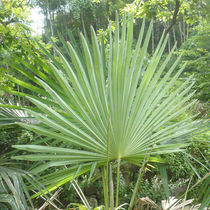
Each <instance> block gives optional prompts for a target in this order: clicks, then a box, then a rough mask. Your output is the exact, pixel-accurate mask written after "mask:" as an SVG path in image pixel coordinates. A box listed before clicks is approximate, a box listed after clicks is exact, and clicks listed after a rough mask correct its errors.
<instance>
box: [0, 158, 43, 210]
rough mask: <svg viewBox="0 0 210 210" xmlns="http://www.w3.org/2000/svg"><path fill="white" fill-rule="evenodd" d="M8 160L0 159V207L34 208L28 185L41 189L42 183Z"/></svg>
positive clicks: (23, 209)
mask: <svg viewBox="0 0 210 210" xmlns="http://www.w3.org/2000/svg"><path fill="white" fill-rule="evenodd" d="M16 164H17V163H12V162H10V161H8V160H5V159H1V160H0V208H1V209H14V210H16V209H17V210H18V209H22V210H26V209H29V208H30V209H32V208H33V209H34V206H33V203H32V200H31V196H30V193H29V189H28V185H27V184H26V183H30V184H31V185H32V186H33V187H34V188H35V189H36V190H39V191H40V190H43V189H44V188H43V187H42V185H41V184H40V183H39V182H38V181H37V180H36V178H35V177H33V176H32V175H31V174H30V173H28V172H27V171H24V170H21V169H19V168H17V167H16V166H15V165H16Z"/></svg>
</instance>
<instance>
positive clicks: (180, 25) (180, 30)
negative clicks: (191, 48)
mask: <svg viewBox="0 0 210 210" xmlns="http://www.w3.org/2000/svg"><path fill="white" fill-rule="evenodd" d="M179 32H180V39H181V44H182V43H183V38H182V24H181V22H179Z"/></svg>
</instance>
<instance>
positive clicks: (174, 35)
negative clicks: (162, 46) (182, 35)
mask: <svg viewBox="0 0 210 210" xmlns="http://www.w3.org/2000/svg"><path fill="white" fill-rule="evenodd" d="M173 37H174V44H175V43H176V33H175V29H174V28H173Z"/></svg>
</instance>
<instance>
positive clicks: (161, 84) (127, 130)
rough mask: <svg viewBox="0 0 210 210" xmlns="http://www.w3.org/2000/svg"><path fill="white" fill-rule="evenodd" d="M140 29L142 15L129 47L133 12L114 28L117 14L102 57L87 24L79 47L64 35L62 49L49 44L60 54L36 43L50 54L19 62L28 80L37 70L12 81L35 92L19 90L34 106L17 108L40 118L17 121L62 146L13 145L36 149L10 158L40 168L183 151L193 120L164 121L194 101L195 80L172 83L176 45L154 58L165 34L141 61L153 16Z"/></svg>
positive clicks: (139, 158) (175, 76)
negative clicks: (36, 60) (33, 63)
mask: <svg viewBox="0 0 210 210" xmlns="http://www.w3.org/2000/svg"><path fill="white" fill-rule="evenodd" d="M144 28H145V23H144V21H143V24H142V28H141V31H140V33H139V38H138V40H137V43H135V47H134V49H133V45H134V38H133V17H132V16H129V17H124V20H123V24H122V28H121V30H120V24H119V20H118V17H117V18H116V24H115V32H114V34H113V32H112V31H111V30H110V41H109V50H108V56H106V52H105V47H104V45H103V42H102V44H99V42H98V41H97V37H96V33H95V31H94V29H93V28H92V29H91V44H89V41H88V40H87V39H86V38H85V37H84V36H83V35H82V34H81V43H82V49H79V48H77V49H75V47H74V45H72V44H71V43H69V42H67V43H64V40H63V41H62V42H63V43H64V44H65V48H64V49H65V52H63V51H61V50H60V49H59V48H58V47H57V46H56V45H55V44H54V49H55V52H56V53H57V55H58V56H59V61H58V60H57V59H56V58H54V57H53V56H52V55H50V54H49V53H48V52H47V51H44V49H43V48H42V50H43V51H44V52H45V53H46V56H47V57H48V59H49V63H43V62H42V61H40V62H39V63H40V66H42V68H43V69H42V71H39V70H36V69H34V68H33V67H32V66H30V65H29V64H26V63H23V64H24V65H25V67H27V68H28V70H29V72H30V73H28V74H27V75H26V76H27V77H28V78H29V79H30V78H31V75H34V74H35V75H36V77H35V80H36V84H35V85H32V84H25V83H23V82H21V81H19V80H17V79H14V78H13V81H14V82H16V83H17V84H19V85H22V86H24V87H25V88H28V89H30V90H31V91H34V93H35V94H36V96H34V95H32V94H31V95H30V94H25V96H26V97H27V98H28V99H29V100H30V101H31V102H32V103H33V104H34V105H35V106H36V109H34V110H32V109H24V110H26V111H27V112H28V113H30V114H31V115H32V116H34V117H35V118H36V119H37V120H39V122H40V123H39V124H36V125H28V124H25V123H19V124H20V125H21V126H23V127H25V128H27V129H29V130H33V131H35V132H37V133H39V134H41V135H44V136H47V137H50V138H51V139H56V141H57V142H60V145H63V148H62V147H56V146H54V147H51V146H37V145H30V146H29V145H18V146H15V147H16V148H18V149H22V150H25V151H29V152H33V153H35V154H29V155H25V156H16V157H14V158H16V159H27V160H30V161H38V160H45V161H48V163H46V164H44V165H43V167H42V166H40V167H39V170H38V171H39V172H40V171H41V170H45V169H46V168H47V167H49V166H52V165H53V164H54V165H56V164H57V165H59V164H61V165H62V164H71V165H74V164H90V166H91V165H92V163H95V162H97V163H98V164H99V165H100V164H104V163H105V162H106V160H107V158H108V160H109V161H114V160H118V159H122V160H126V161H129V162H131V163H138V162H139V161H142V160H143V159H144V157H145V156H146V157H151V159H152V157H154V156H156V155H159V154H165V153H171V152H178V151H182V148H184V147H186V146H187V145H188V143H189V142H188V141H187V138H185V137H186V136H187V135H188V134H191V133H192V132H193V131H194V130H195V129H196V128H197V127H196V126H197V124H196V122H194V123H193V122H192V119H185V120H183V121H181V122H174V123H171V122H172V120H173V119H174V118H176V117H177V116H179V115H180V114H182V113H183V112H185V111H186V110H187V109H188V108H189V107H191V106H192V105H193V104H194V103H195V101H192V100H191V98H192V96H193V92H191V87H192V85H193V83H194V82H193V80H192V77H189V78H188V79H187V80H186V81H185V82H184V83H183V84H182V85H181V86H180V87H178V88H177V89H173V87H174V85H175V83H176V81H177V79H178V78H179V76H180V74H181V73H182V72H183V70H184V66H183V67H182V68H181V69H180V70H178V71H177V68H176V67H177V64H178V63H179V61H180V57H178V58H177V60H176V61H175V62H174V63H173V64H172V65H171V67H170V68H169V69H166V65H167V64H168V62H169V61H170V58H171V56H172V54H173V52H174V50H175V47H174V48H173V49H172V51H171V52H170V53H169V55H168V56H167V57H166V58H165V60H164V61H163V62H161V63H160V60H161V58H162V55H163V52H164V49H165V46H166V43H167V39H164V36H162V38H161V40H160V43H159V44H158V46H157V48H156V50H155V52H154V54H153V55H152V56H151V58H150V61H149V62H148V63H145V58H146V54H147V49H148V45H149V42H150V36H151V32H152V23H151V24H150V26H149V28H148V30H147V32H146V35H145V32H144ZM144 36H145V39H144V40H143V37H144ZM40 47H41V45H40ZM66 55H68V56H66ZM69 56H70V58H71V59H70V60H69V59H68V58H67V57H69ZM17 70H18V69H17ZM30 74H31V75H30ZM33 78H34V77H33ZM16 94H18V93H16ZM21 95H22V96H24V93H21ZM109 126H110V129H109V128H108V127H109ZM108 139H109V140H108ZM108 142H109V144H108ZM107 150H108V152H107ZM37 154H38V155H37ZM107 156H108V157H107ZM55 160H56V161H55ZM55 163H56V164H55ZM90 169H91V167H89V169H88V170H90ZM66 170H68V169H66ZM63 173H65V172H63ZM63 178H64V179H65V177H63ZM49 184H50V183H49Z"/></svg>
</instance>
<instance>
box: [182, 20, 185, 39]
mask: <svg viewBox="0 0 210 210" xmlns="http://www.w3.org/2000/svg"><path fill="white" fill-rule="evenodd" d="M182 21H183V24H182V25H183V41H184V42H185V41H186V37H185V22H184V18H183V20H182Z"/></svg>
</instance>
